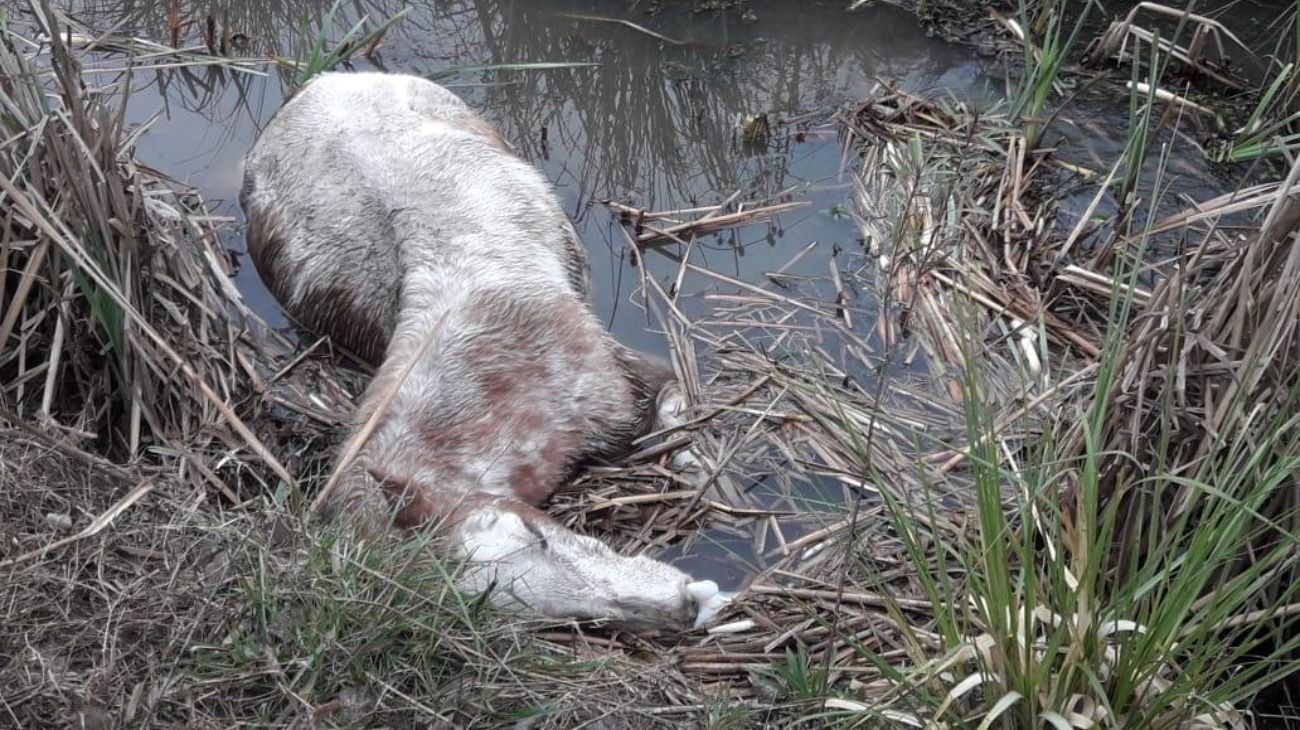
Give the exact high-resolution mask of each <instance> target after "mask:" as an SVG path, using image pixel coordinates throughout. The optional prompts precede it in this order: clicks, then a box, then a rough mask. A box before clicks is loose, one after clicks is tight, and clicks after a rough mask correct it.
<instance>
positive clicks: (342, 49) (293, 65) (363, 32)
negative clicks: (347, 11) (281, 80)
mask: <svg viewBox="0 0 1300 730" xmlns="http://www.w3.org/2000/svg"><path fill="white" fill-rule="evenodd" d="M342 4H343V0H335V3H334V5H333V6H332V7H330V9H329V10H328V11H327V12H326V13H325V16H324V18H322V20H321V22H320V25H319V26H318V27H317V28H316V29H315V31H311V30H309V28H310V26H311V24H310V23H309V22H308V21H303V23H302V27H303V29H304V30H303V32H302V33H301V34H300V37H299V40H298V41H297V42H296V43H295V44H294V49H293V58H292V59H278V61H279V63H280V65H281V66H283V67H286V68H287V69H288V70H289V76H288V80H287V83H288V85H289V86H290V88H297V87H300V86H302V85H303V84H305V83H307V82H308V81H309V80H311V79H312V78H313V77H314V76H316V75H318V74H321V73H324V72H326V71H332V70H334V69H335V68H337V67H338V66H339V65H340V64H342V63H344V62H346V61H348V60H350V59H351V58H352V56H353V55H355V54H356V53H357V52H358V51H361V52H369V51H371V50H372V49H373V48H374V47H375V46H377V45H378V44H379V42H380V41H382V40H383V39H384V36H385V35H387V34H388V30H389V29H390V28H392V27H393V26H394V25H396V24H397V22H398V21H400V20H401V19H402V18H404V17H405V16H406V14H407V13H409V12H410V11H411V8H410V7H405V8H402V9H401V10H399V11H398V12H396V13H394V14H393V15H392V16H391V17H389V18H388V19H387V20H385V21H383V22H382V23H380V24H379V25H378V26H376V27H374V28H368V27H367V26H368V25H369V19H368V18H366V17H364V16H363V17H362V18H361V19H360V20H358V21H357V22H356V23H354V24H352V25H351V26H349V27H347V30H346V31H345V32H344V33H343V35H342V36H341V37H339V38H338V39H334V38H333V36H334V34H335V32H336V27H335V26H336V23H337V22H338V20H339V9H340V8H341V7H342Z"/></svg>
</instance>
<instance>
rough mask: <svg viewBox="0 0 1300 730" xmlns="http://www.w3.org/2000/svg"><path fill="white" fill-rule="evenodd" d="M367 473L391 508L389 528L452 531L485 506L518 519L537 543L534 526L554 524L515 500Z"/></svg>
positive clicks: (377, 472) (383, 473) (377, 471)
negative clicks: (447, 490)
mask: <svg viewBox="0 0 1300 730" xmlns="http://www.w3.org/2000/svg"><path fill="white" fill-rule="evenodd" d="M368 471H369V473H370V477H371V478H372V479H374V480H375V483H376V484H378V485H379V488H380V489H381V490H382V491H383V493H384V497H385V498H386V499H387V500H388V502H389V503H390V504H391V505H392V506H393V507H394V508H395V512H394V515H393V526H394V527H397V528H398V529H401V530H412V529H418V528H421V527H425V526H431V525H436V526H439V527H442V528H443V529H447V530H452V529H455V528H456V527H457V526H459V525H460V523H461V522H463V521H464V520H465V518H466V517H468V516H469V515H470V513H472V512H474V511H475V510H478V509H482V508H484V507H487V506H489V505H495V506H497V507H499V508H501V509H503V510H507V511H510V512H514V513H515V514H517V515H519V517H520V518H521V519H523V520H524V524H525V525H526V526H527V527H528V528H529V530H531V531H532V532H533V533H534V534H535V535H537V536H538V538H539V539H541V537H542V535H541V532H540V531H538V529H537V527H536V523H548V522H554V520H553V519H552V518H551V516H550V515H548V514H546V513H545V512H543V511H541V510H540V509H537V508H536V507H533V506H532V505H530V504H527V503H525V502H522V501H520V500H517V499H511V498H509V497H502V496H498V495H495V494H487V493H485V492H446V491H442V490H438V489H435V488H433V487H431V486H429V485H427V484H421V483H419V482H415V481H409V480H405V479H401V478H399V477H395V476H393V475H392V474H389V473H388V472H386V471H384V470H383V469H376V468H373V467H372V468H370V469H369V470H368ZM543 543H545V540H544V539H543Z"/></svg>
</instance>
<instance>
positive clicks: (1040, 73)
mask: <svg viewBox="0 0 1300 730" xmlns="http://www.w3.org/2000/svg"><path fill="white" fill-rule="evenodd" d="M1059 5H1060V3H1059V2H1056V0H1049V1H1048V2H1044V3H1041V4H1034V3H1031V2H1029V1H1028V0H1020V2H1019V5H1018V12H1017V18H1018V21H1019V27H1020V29H1021V39H1020V40H1021V47H1022V50H1023V56H1024V59H1023V62H1024V71H1023V74H1022V76H1021V77H1020V81H1019V83H1018V85H1017V88H1016V90H1015V93H1014V94H1013V97H1012V102H1011V111H1010V117H1011V120H1012V122H1014V123H1016V124H1017V125H1019V126H1020V127H1021V128H1022V129H1023V131H1024V135H1025V144H1026V146H1027V147H1028V148H1029V149H1030V150H1033V149H1036V148H1037V147H1038V145H1039V143H1040V142H1041V141H1042V136H1043V130H1044V129H1045V127H1046V125H1047V119H1048V113H1047V105H1048V101H1049V100H1050V99H1051V96H1052V92H1053V90H1054V89H1055V88H1057V86H1058V85H1059V84H1060V79H1061V69H1062V67H1063V66H1064V64H1065V62H1066V61H1067V60H1068V59H1069V56H1070V53H1071V52H1072V51H1073V49H1074V47H1075V43H1076V41H1077V40H1078V38H1079V34H1080V32H1082V30H1083V27H1084V24H1085V23H1086V22H1087V19H1088V13H1089V12H1090V10H1091V8H1092V6H1091V4H1085V5H1084V6H1083V10H1082V12H1081V13H1080V14H1079V17H1078V18H1077V19H1076V20H1075V22H1074V25H1073V27H1071V28H1070V30H1069V33H1068V35H1067V34H1066V28H1065V16H1064V14H1063V13H1062V12H1061V8H1060V7H1059Z"/></svg>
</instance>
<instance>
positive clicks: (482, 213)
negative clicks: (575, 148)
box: [240, 74, 695, 627]
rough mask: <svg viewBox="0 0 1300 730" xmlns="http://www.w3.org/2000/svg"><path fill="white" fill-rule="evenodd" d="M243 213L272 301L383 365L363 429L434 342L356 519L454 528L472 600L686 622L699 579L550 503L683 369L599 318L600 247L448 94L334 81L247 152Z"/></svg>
mask: <svg viewBox="0 0 1300 730" xmlns="http://www.w3.org/2000/svg"><path fill="white" fill-rule="evenodd" d="M240 203H241V206H242V207H243V209H244V212H245V215H246V217H247V219H248V248H249V253H250V255H251V257H252V259H253V262H254V264H255V266H256V267H257V270H258V272H259V273H260V274H261V276H262V278H263V280H264V281H266V282H267V284H268V285H269V287H270V288H271V290H272V292H273V294H274V295H275V296H276V298H277V299H278V300H279V301H280V302H281V303H282V304H283V305H284V307H285V308H286V309H287V310H288V311H289V313H290V314H291V315H292V316H293V317H295V318H296V319H297V320H298V321H299V322H300V323H301V324H303V325H304V326H306V327H309V328H312V329H314V330H317V331H320V332H323V333H327V334H329V335H330V336H331V338H332V339H333V340H334V341H335V342H336V343H338V344H339V345H340V346H342V347H344V348H346V349H347V350H349V351H351V352H353V353H354V354H356V355H357V356H358V357H360V358H362V359H364V360H367V361H369V362H371V363H373V364H375V365H376V366H377V367H378V373H377V375H376V377H375V379H374V381H373V382H372V384H371V386H370V388H369V389H368V390H367V392H366V394H365V396H364V398H363V400H362V403H361V405H360V407H359V408H358V411H357V414H356V418H355V421H356V423H357V424H360V423H363V422H365V421H366V419H368V418H369V417H370V416H371V415H372V414H373V412H374V410H375V408H376V407H377V402H378V400H379V398H380V397H381V396H382V394H383V393H385V392H386V391H387V390H388V389H389V388H391V387H392V385H393V381H394V379H395V378H396V377H397V374H398V373H399V372H400V371H401V370H402V368H403V367H404V366H405V365H406V364H407V363H408V362H409V361H410V360H411V358H412V357H413V356H414V355H415V353H416V352H417V350H418V349H419V347H420V346H421V343H422V342H423V341H424V340H425V339H426V337H427V336H428V335H429V334H430V333H432V335H433V340H432V344H431V345H430V346H429V348H428V350H427V351H426V352H425V354H424V355H423V357H422V358H421V360H420V362H419V363H417V364H416V366H415V368H414V369H413V370H412V371H411V373H410V375H409V376H408V377H407V379H406V380H405V381H404V382H403V383H402V384H401V385H400V387H399V390H398V392H397V396H396V398H394V400H393V402H392V403H391V404H390V406H389V408H388V409H387V410H386V411H385V413H384V414H383V418H382V420H381V422H380V424H379V426H378V428H377V429H376V430H375V432H374V433H373V435H372V436H371V437H370V438H369V440H368V441H367V443H366V445H365V448H364V450H363V451H362V452H361V455H360V456H359V458H358V460H357V468H356V469H355V470H354V473H353V474H352V476H351V478H350V479H349V480H348V483H347V485H346V486H347V488H346V489H344V490H342V491H341V495H340V498H341V499H342V504H343V505H345V506H350V507H351V510H350V511H351V513H352V514H354V515H357V514H366V513H368V514H369V515H370V518H372V519H373V518H374V515H375V514H377V513H381V512H382V514H383V515H385V518H384V519H385V520H390V519H391V524H395V525H396V526H397V527H399V528H414V527H419V526H421V525H425V524H427V523H429V522H432V521H438V522H441V523H442V524H443V525H444V526H445V527H446V528H447V529H448V531H449V534H450V535H451V536H452V543H453V545H455V546H456V547H457V548H458V549H460V550H461V551H462V552H463V553H464V554H465V555H467V556H468V557H469V558H470V559H471V560H473V561H476V562H478V563H480V564H482V567H483V569H482V570H478V571H471V577H470V578H469V579H468V580H469V586H470V587H474V588H484V587H487V586H489V585H493V584H501V585H503V586H505V587H506V588H507V589H508V593H509V594H510V595H512V596H513V597H514V598H516V599H518V600H519V601H520V602H522V603H523V604H525V605H527V606H529V607H530V608H532V609H534V610H537V611H540V612H541V613H543V614H546V615H552V616H556V617H582V618H611V619H616V620H622V621H625V622H627V623H630V624H634V625H646V626H656V627H665V626H667V627H680V626H685V625H689V623H690V621H691V619H692V618H693V617H694V614H695V606H694V605H693V604H692V602H691V600H690V599H689V597H687V595H686V593H685V591H684V585H685V584H686V583H687V582H688V581H689V580H690V579H689V577H688V576H686V575H685V574H684V573H682V572H681V571H678V570H677V569H675V568H672V567H671V566H668V565H666V564H663V563H660V562H657V561H653V560H649V559H646V558H626V557H622V556H619V555H617V554H615V553H614V552H613V551H612V550H610V548H609V547H608V546H606V545H604V544H603V543H600V542H599V541H597V540H593V539H591V538H588V537H583V536H579V535H577V534H575V533H573V532H571V531H569V530H567V529H565V528H563V527H562V526H560V525H559V524H557V523H555V522H554V521H553V520H551V519H550V518H549V517H547V516H546V514H545V513H543V512H541V511H540V510H538V509H536V506H537V505H539V504H541V503H542V502H543V501H544V500H545V499H546V498H547V497H549V496H550V494H551V493H552V492H553V491H554V490H555V489H556V488H557V487H558V486H560V485H561V484H563V483H565V482H566V481H568V480H570V479H571V478H572V477H573V476H574V474H575V472H576V470H578V469H579V468H580V467H581V466H582V465H583V464H585V463H587V462H589V461H591V460H593V459H597V458H611V457H614V456H617V455H618V454H620V453H623V452H626V451H627V450H628V449H630V448H631V444H632V442H633V440H634V439H635V438H636V437H637V436H639V435H642V434H644V433H647V432H648V431H649V430H650V429H651V428H653V427H654V426H655V425H656V422H657V421H658V422H661V423H668V422H672V419H673V418H675V414H676V412H677V411H678V410H679V409H680V390H679V389H677V388H676V385H675V383H673V382H672V372H671V369H670V368H668V366H667V365H666V363H664V362H662V361H660V360H658V359H657V358H653V357H649V356H646V355H643V354H640V353H636V352H633V351H631V350H628V349H627V348H625V347H623V346H622V345H620V344H619V343H618V342H616V341H615V340H614V339H613V338H612V337H611V336H610V335H609V334H608V333H607V332H606V331H605V330H604V328H603V327H602V326H601V324H600V322H599V320H598V319H597V318H596V317H595V315H594V314H593V313H592V311H591V309H590V306H589V304H588V301H587V289H588V263H587V258H586V254H585V251H584V250H583V248H582V245H581V242H580V241H579V240H578V237H577V235H576V233H575V232H574V230H573V227H572V225H571V224H570V223H569V221H568V219H567V218H566V216H565V215H564V212H563V210H562V208H561V207H560V205H559V203H558V201H557V199H556V198H555V195H554V193H553V191H552V190H551V187H550V185H549V183H548V182H547V181H546V180H545V178H543V177H542V175H541V174H540V173H539V172H538V171H537V170H536V168H534V167H533V166H532V165H530V164H528V163H527V162H525V161H523V160H521V159H519V158H518V157H516V156H514V155H513V154H512V153H511V152H510V151H509V147H508V145H506V144H505V142H503V141H502V139H501V138H500V137H499V136H498V135H497V134H496V132H494V131H493V130H492V129H491V127H490V126H489V125H488V124H487V123H486V122H485V121H484V120H482V119H481V118H479V117H478V116H477V115H475V114H474V113H473V112H472V111H471V110H470V109H469V108H468V107H466V106H465V104H464V103H463V102H461V101H460V100H459V99H458V98H457V97H456V96H454V95H453V94H451V93H450V92H448V91H447V90H445V89H443V88H441V87H439V86H437V85H435V84H433V83H431V82H428V81H426V80H423V79H419V78H417V77H410V76H400V75H390V74H325V75H323V76H320V77H318V78H317V79H315V80H313V81H312V82H311V83H309V84H308V85H307V86H306V87H305V88H303V89H302V90H301V91H299V93H297V94H296V95H295V96H294V97H293V98H292V99H291V100H290V101H288V102H287V103H286V104H285V106H284V107H283V108H282V109H281V110H280V111H279V112H278V113H277V114H276V116H275V117H274V119H273V120H272V121H271V123H270V124H269V125H268V126H267V128H266V130H265V131H264V132H263V134H262V135H261V137H260V138H259V139H258V141H257V143H256V144H255V145H254V147H253V149H252V150H251V151H250V152H249V154H248V156H247V157H246V159H245V166H244V184H243V188H242V190H241V195H240Z"/></svg>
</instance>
